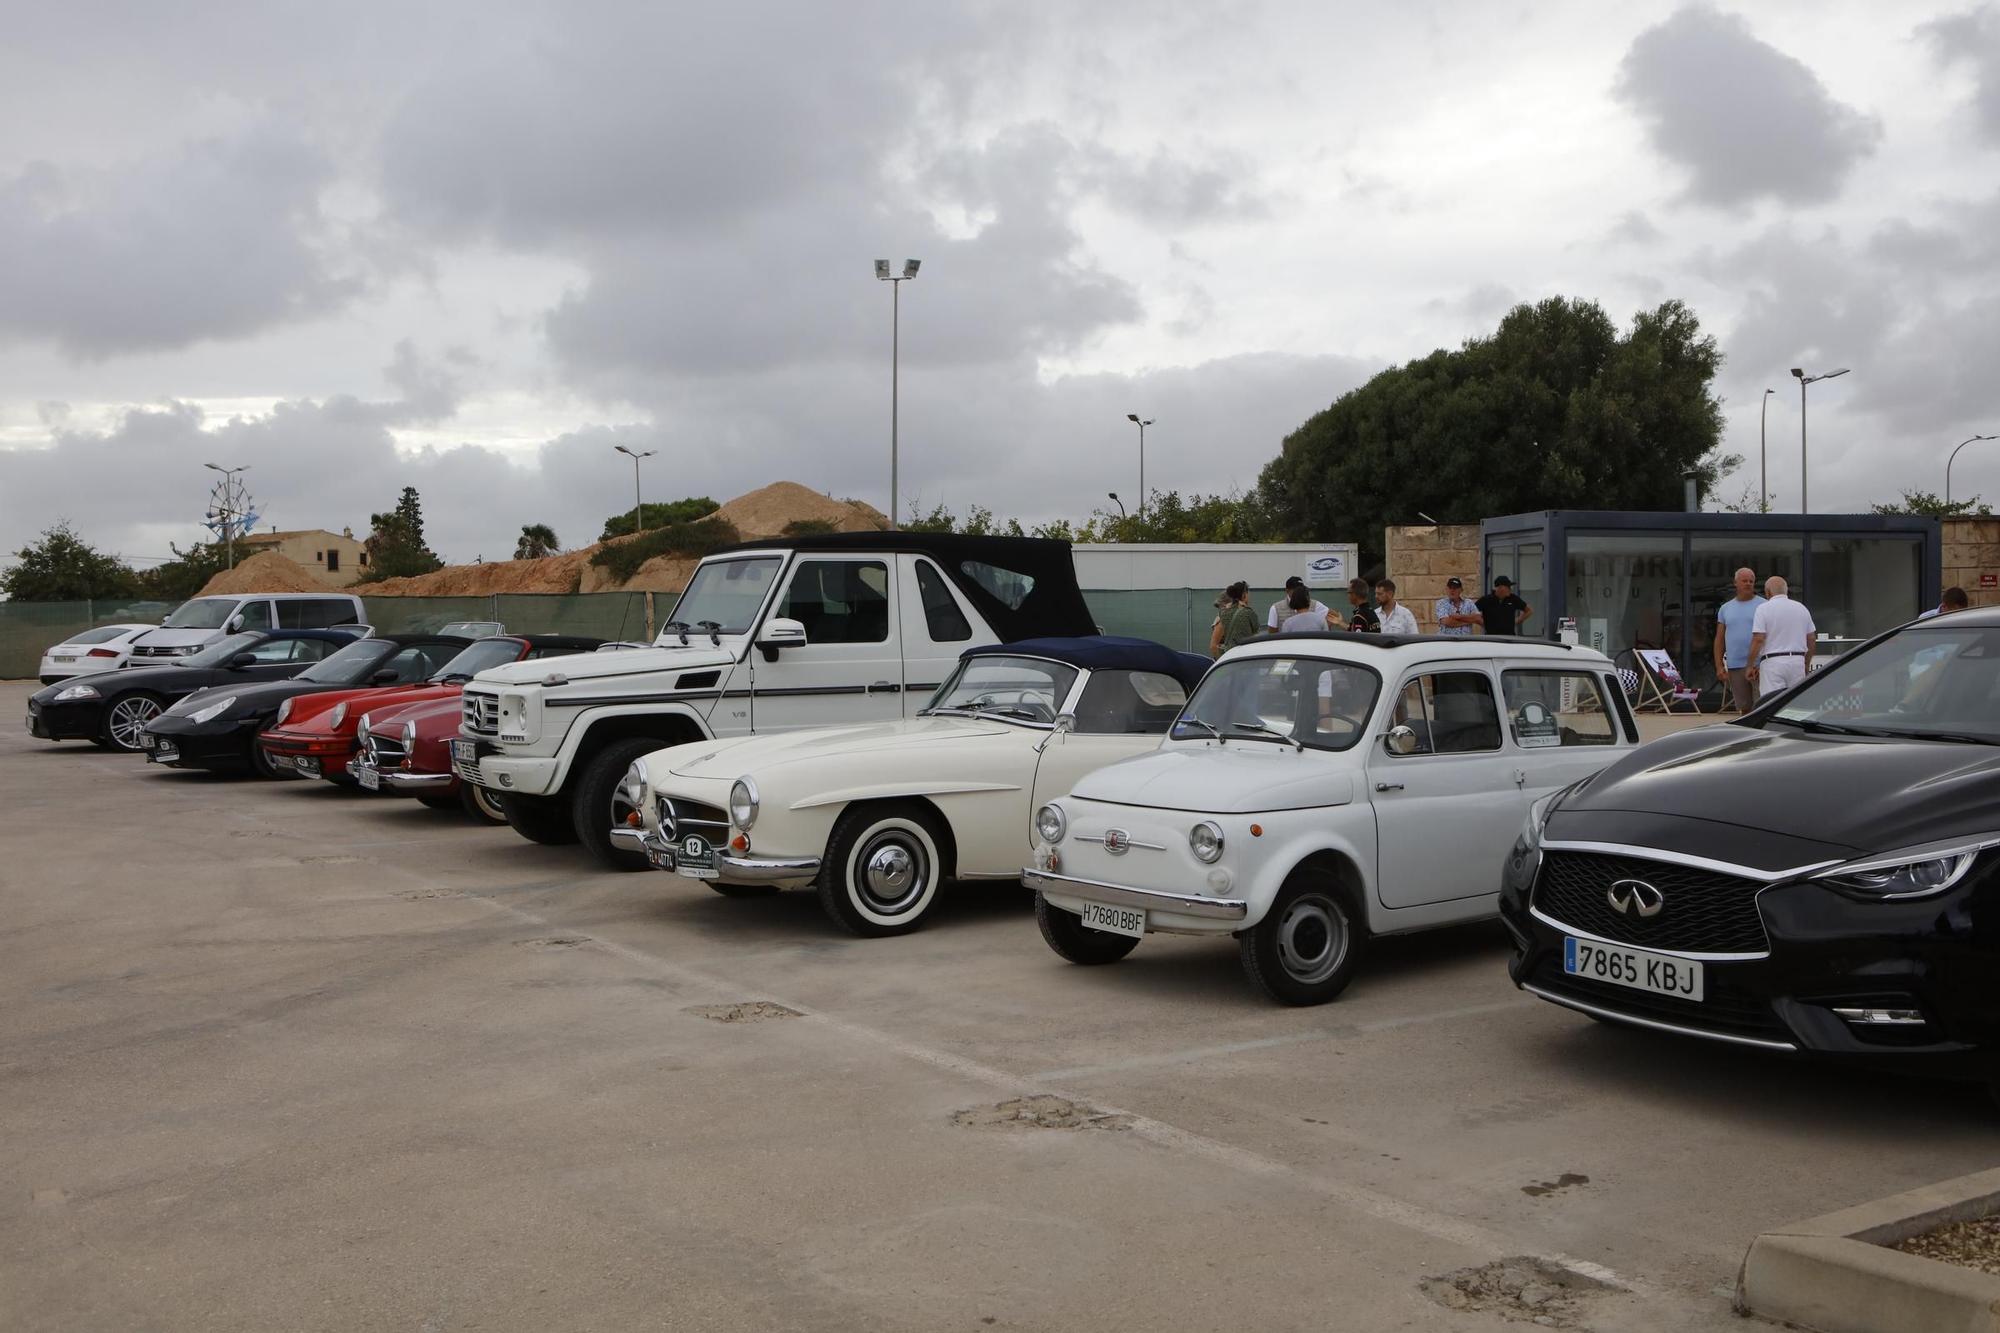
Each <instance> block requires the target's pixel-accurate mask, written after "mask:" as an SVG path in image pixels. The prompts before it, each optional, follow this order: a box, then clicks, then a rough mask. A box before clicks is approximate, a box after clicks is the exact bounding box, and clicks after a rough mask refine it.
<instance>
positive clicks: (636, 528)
mask: <svg viewBox="0 0 2000 1333" xmlns="http://www.w3.org/2000/svg"><path fill="white" fill-rule="evenodd" d="M611 447H612V448H613V449H616V450H617V451H618V452H619V453H621V454H624V455H625V456H626V457H628V458H630V459H631V460H632V535H633V536H634V537H636V536H638V535H639V532H640V529H641V528H642V526H643V520H644V518H645V513H646V506H645V505H643V504H641V503H640V501H639V460H640V459H642V458H651V457H652V456H653V455H654V454H656V453H658V452H660V451H659V450H658V449H648V450H646V451H645V452H644V453H634V452H633V451H632V450H630V449H627V448H626V447H625V446H624V445H622V444H614V445H612V446H611Z"/></svg>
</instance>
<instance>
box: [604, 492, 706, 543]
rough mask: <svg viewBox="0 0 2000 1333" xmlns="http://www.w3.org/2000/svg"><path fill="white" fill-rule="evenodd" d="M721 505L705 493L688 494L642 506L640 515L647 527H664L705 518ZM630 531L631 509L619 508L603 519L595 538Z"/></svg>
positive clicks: (623, 535)
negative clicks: (600, 529) (601, 530)
mask: <svg viewBox="0 0 2000 1333" xmlns="http://www.w3.org/2000/svg"><path fill="white" fill-rule="evenodd" d="M721 507H722V506H720V505H718V504H716V502H715V501H713V500H711V499H709V498H708V497H707V496H706V495H690V496H687V497H686V498H684V499H680V500H669V501H667V502H666V503H664V504H649V505H646V506H644V507H643V509H642V510H641V512H640V517H641V518H642V519H644V520H645V526H646V527H648V528H664V527H668V526H670V525H672V524H675V523H692V522H694V520H696V519H698V518H707V517H708V516H709V515H710V514H713V513H714V512H715V511H716V510H717V509H720V508H721ZM631 532H632V511H631V510H630V509H626V510H621V511H620V512H618V513H616V514H613V515H612V516H611V517H610V518H607V519H605V520H604V531H603V532H602V533H600V534H598V538H597V540H599V541H601V542H608V541H610V540H611V539H612V538H613V537H625V536H629V535H630V534H631Z"/></svg>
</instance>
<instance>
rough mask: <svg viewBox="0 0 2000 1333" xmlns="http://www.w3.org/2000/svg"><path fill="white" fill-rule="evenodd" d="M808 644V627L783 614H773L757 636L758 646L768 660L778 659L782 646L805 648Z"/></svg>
mask: <svg viewBox="0 0 2000 1333" xmlns="http://www.w3.org/2000/svg"><path fill="white" fill-rule="evenodd" d="M805 646H806V627H805V626H804V625H801V624H800V623H799V622H798V621H796V620H787V619H785V618H784V617H783V616H773V617H772V618H771V619H769V620H767V621H765V622H764V632H763V633H762V634H760V635H758V636H757V647H758V648H759V649H760V650H761V651H762V652H763V654H764V660H765V661H766V662H775V661H777V660H778V651H779V650H780V649H782V648H803V647H805Z"/></svg>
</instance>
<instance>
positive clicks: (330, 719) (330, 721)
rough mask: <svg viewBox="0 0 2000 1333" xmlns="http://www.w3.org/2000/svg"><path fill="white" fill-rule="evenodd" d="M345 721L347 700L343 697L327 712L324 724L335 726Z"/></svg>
mask: <svg viewBox="0 0 2000 1333" xmlns="http://www.w3.org/2000/svg"><path fill="white" fill-rule="evenodd" d="M345 721H347V701H346V700H345V699H343V700H341V701H340V702H339V703H337V704H335V705H334V706H333V711H332V712H331V713H329V714H327V717H326V724H327V725H328V726H329V727H337V726H339V725H340V724H341V723H343V722H345Z"/></svg>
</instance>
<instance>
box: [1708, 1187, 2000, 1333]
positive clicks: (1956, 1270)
mask: <svg viewBox="0 0 2000 1333" xmlns="http://www.w3.org/2000/svg"><path fill="white" fill-rule="evenodd" d="M1995 1212H2000V1170H1994V1171H1981V1172H1977V1173H1975V1174H1973V1175H1969V1176H1960V1177H1958V1178H1957V1179H1955V1180H1946V1181H1940V1182H1939V1183H1937V1184H1935V1185H1926V1186H1924V1187H1922V1188H1921V1189H1914V1190H1910V1191H1908V1192H1906V1193H1903V1194H1896V1195H1892V1196H1890V1197H1889V1198H1886V1199H1877V1200H1875V1201H1874V1202H1873V1203H1865V1204H1861V1205H1860V1206H1858V1207H1854V1208H1846V1209H1843V1210H1841V1211H1840V1212H1837V1213H1828V1214H1826V1215H1825V1216H1823V1217H1815V1218H1811V1219H1809V1220H1807V1221H1804V1222H1796V1223H1793V1224H1792V1225H1790V1226H1785V1227H1780V1228H1778V1229H1777V1230H1775V1231H1767V1232H1765V1233H1764V1234H1763V1235H1760V1236H1758V1237H1757V1239H1756V1240H1754V1241H1752V1242H1751V1243H1750V1251H1749V1253H1748V1254H1746V1255H1745V1256H1744V1258H1743V1271H1742V1274H1741V1275H1740V1276H1739V1277H1738V1278H1737V1282H1736V1308H1737V1310H1738V1311H1739V1312H1741V1313H1744V1314H1755V1315H1761V1316H1763V1317H1764V1318H1766V1319H1778V1320H1783V1321H1784V1322H1786V1323H1789V1324H1797V1325H1799V1326H1801V1327H1803V1328H1809V1329H1815V1330H1818V1333H2000V1276H1996V1275H1993V1274H1990V1273H1981V1272H1977V1271H1975V1270H1973V1269H1970V1268H1960V1267H1958V1266H1957V1265H1955V1264H1947V1263H1940V1262H1938V1261H1937V1260H1934V1259H1923V1258H1919V1257H1918V1256H1916V1255H1914V1254H1904V1253H1903V1252H1902V1251H1901V1250H1891V1249H1888V1248H1886V1247H1887V1246H1889V1245H1893V1244H1895V1243H1896V1242H1897V1241H1900V1240H1905V1239H1908V1238H1909V1237H1911V1236H1915V1235H1920V1234H1922V1233H1923V1232H1926V1231H1929V1230H1931V1229H1932V1228H1933V1227H1938V1226H1942V1225H1944V1224H1945V1223H1947V1222H1963V1221H1966V1220H1968V1219H1970V1218H1975V1217H1985V1216H1987V1215H1989V1214H1991V1213H1995Z"/></svg>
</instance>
